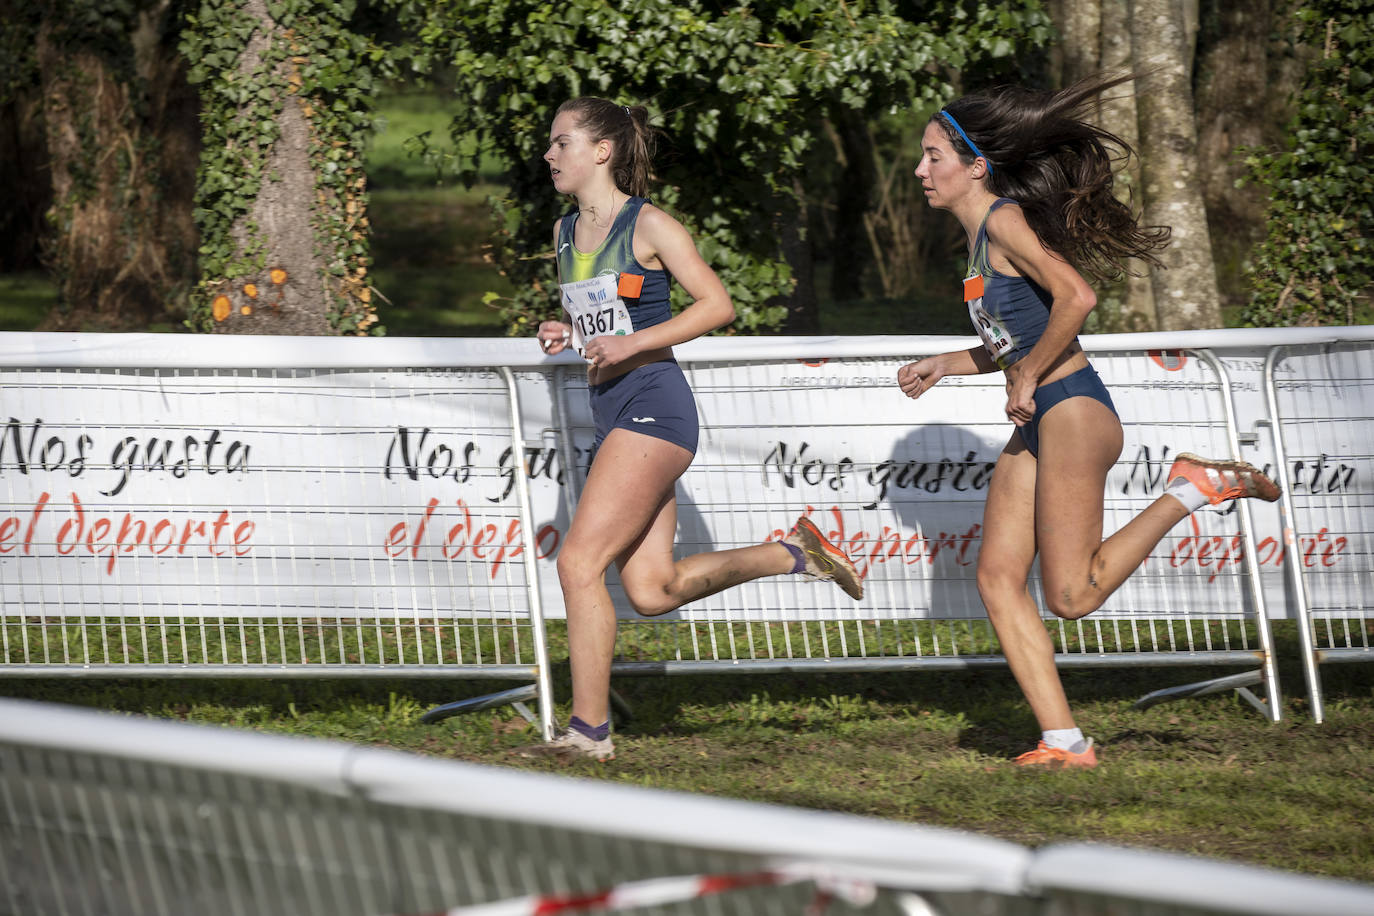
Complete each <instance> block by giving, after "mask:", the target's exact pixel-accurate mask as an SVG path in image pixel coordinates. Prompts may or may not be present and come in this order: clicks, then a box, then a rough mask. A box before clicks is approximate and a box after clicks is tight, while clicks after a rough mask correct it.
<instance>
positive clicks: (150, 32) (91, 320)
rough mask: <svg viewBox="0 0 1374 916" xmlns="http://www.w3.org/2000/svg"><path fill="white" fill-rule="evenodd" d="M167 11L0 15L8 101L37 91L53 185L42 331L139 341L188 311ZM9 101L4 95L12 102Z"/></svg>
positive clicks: (76, 2) (187, 146) (186, 113)
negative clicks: (50, 293)
mask: <svg viewBox="0 0 1374 916" xmlns="http://www.w3.org/2000/svg"><path fill="white" fill-rule="evenodd" d="M180 11H181V4H180V3H178V2H176V0H103V2H102V0H52V2H49V3H44V4H37V5H28V6H25V7H24V8H23V9H22V10H15V11H13V12H14V13H15V14H14V15H6V16H5V17H4V21H3V24H0V29H3V31H4V34H5V41H4V45H5V47H6V49H7V51H8V52H9V53H8V56H7V61H6V70H7V71H8V72H7V74H6V83H7V84H8V85H7V90H9V92H12V93H14V97H15V98H16V99H19V98H22V97H23V95H24V94H25V91H26V90H25V87H26V86H36V92H37V97H38V98H39V100H40V104H39V105H38V106H37V114H38V116H39V117H40V118H41V123H42V132H41V135H42V137H43V140H44V153H45V155H46V163H45V166H46V167H45V168H44V169H43V170H42V171H43V172H44V173H45V174H46V175H47V176H48V178H49V180H50V182H51V196H50V200H51V205H50V207H49V209H48V211H47V223H48V230H47V233H46V235H45V238H44V240H43V243H42V247H43V258H44V260H45V261H46V262H47V264H48V265H49V267H50V268H51V270H52V272H53V274H54V277H55V279H56V281H57V285H58V292H59V305H58V308H57V309H56V310H55V311H54V312H53V313H52V314H51V315H49V316H48V319H47V320H46V322H45V325H44V326H45V327H47V328H49V329H68V328H71V329H83V330H84V329H89V330H128V329H141V328H145V327H147V326H148V325H149V324H152V323H154V322H157V321H159V320H165V318H166V316H167V315H168V313H169V312H171V313H176V312H177V311H178V310H179V307H180V306H181V303H182V302H184V300H185V298H186V296H187V294H188V293H189V290H190V288H191V286H192V284H193V281H194V276H195V239H196V236H195V227H194V225H193V224H192V222H191V220H190V201H191V195H192V188H193V180H192V176H193V174H194V168H195V166H194V163H195V161H196V154H197V149H198V146H199V143H198V131H197V126H196V114H195V95H194V93H193V92H191V91H190V90H189V88H188V87H187V84H186V79H185V67H184V65H183V63H182V61H181V60H180V58H179V57H178V55H177V53H176V27H177V23H178V20H179V16H180ZM9 92H7V94H9Z"/></svg>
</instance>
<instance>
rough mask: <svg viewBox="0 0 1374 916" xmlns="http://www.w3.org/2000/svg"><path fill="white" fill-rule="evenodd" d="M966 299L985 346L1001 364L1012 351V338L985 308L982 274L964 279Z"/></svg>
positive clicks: (970, 314) (970, 315)
mask: <svg viewBox="0 0 1374 916" xmlns="http://www.w3.org/2000/svg"><path fill="white" fill-rule="evenodd" d="M964 301H965V302H967V303H968V317H969V320H970V321H972V322H973V327H974V329H975V330H976V331H977V332H978V337H979V338H980V339H981V340H982V341H983V348H984V349H985V350H987V351H988V355H989V356H991V357H992V358H993V360H994V361H996V362H997V363H998V364H999V365H1000V364H1001V360H1002V357H1004V356H1006V355H1007V354H1008V353H1010V352H1011V348H1012V340H1011V335H1010V334H1008V333H1007V329H1006V328H1004V327H1002V325H1001V324H1000V323H998V321H997V320H996V319H995V318H993V317H992V315H990V314H989V313H988V311H987V309H985V308H983V275H982V274H974V275H973V276H971V277H969V278H967V279H966V280H964Z"/></svg>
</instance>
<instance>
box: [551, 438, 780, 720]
mask: <svg viewBox="0 0 1374 916" xmlns="http://www.w3.org/2000/svg"><path fill="white" fill-rule="evenodd" d="M691 462H692V455H691V453H690V452H688V451H687V450H686V449H684V448H682V447H680V446H677V445H674V444H673V443H671V442H667V441H665V440H663V439H656V438H654V437H652V436H645V435H642V434H640V433H634V432H630V431H628V430H623V429H615V430H612V431H611V433H610V434H609V435H608V436H606V438H605V440H604V441H603V442H602V443H601V448H600V449H598V451H597V454H596V458H595V460H594V461H593V462H592V467H591V470H590V472H589V473H588V475H587V485H586V486H585V487H584V488H583V491H582V497H581V499H580V500H579V501H578V506H577V512H576V513H575V514H574V516H573V521H572V525H571V527H570V528H569V530H568V536H567V539H566V540H565V541H564V543H563V546H562V548H561V549H560V550H559V555H558V579H559V583H560V584H561V586H562V588H563V602H564V605H565V606H566V608H567V613H568V651H569V655H570V658H571V663H572V681H573V715H575V716H577V717H578V718H580V719H582V720H583V721H584V722H589V723H592V724H598V723H601V722H604V721H606V719H607V717H608V714H609V709H608V695H609V692H610V682H611V659H612V657H613V656H614V654H615V631H616V620H615V607H614V605H613V604H612V603H611V596H610V593H609V592H608V591H607V590H606V569H607V567H609V566H610V565H611V563H612V562H617V563H618V565H619V566H620V568H621V580H622V582H624V584H625V589H626V593H627V594H628V595H629V596H630V599H631V602H632V603H633V604H634V605H635V609H636V610H638V611H639V612H640V613H647V614H662V613H666V612H668V611H670V610H672V609H673V608H675V607H679V606H680V605H682V604H685V603H687V602H688V601H692V600H694V599H695V598H700V597H702V596H704V595H709V594H712V593H714V592H717V591H720V590H721V589H723V588H728V587H729V586H731V585H737V584H739V583H741V582H747V581H749V580H750V579H757V578H759V577H760V576H767V575H777V574H779V573H785V572H789V571H790V570H791V569H792V565H793V560H792V555H791V554H790V553H789V552H788V551H787V549H786V548H785V547H783V546H782V545H781V544H777V543H770V544H758V545H755V546H752V547H744V548H739V549H736V550H723V551H717V552H714V553H705V554H697V555H696V556H693V557H688V558H686V559H684V560H682V561H681V562H680V563H674V562H673V554H672V547H673V535H674V529H675V528H676V526H677V503H676V500H675V499H674V496H673V486H674V484H675V483H676V482H677V479H678V478H679V477H680V476H682V474H683V472H685V471H686V470H687V467H688V465H690V464H691Z"/></svg>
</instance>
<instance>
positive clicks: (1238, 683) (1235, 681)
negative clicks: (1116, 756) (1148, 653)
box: [1132, 671, 1269, 716]
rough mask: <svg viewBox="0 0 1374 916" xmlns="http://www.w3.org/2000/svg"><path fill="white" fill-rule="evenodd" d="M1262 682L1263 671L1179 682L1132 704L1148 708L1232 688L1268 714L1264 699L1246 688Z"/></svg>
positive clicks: (1135, 706)
mask: <svg viewBox="0 0 1374 916" xmlns="http://www.w3.org/2000/svg"><path fill="white" fill-rule="evenodd" d="M1263 682H1264V672H1263V671H1246V672H1243V673H1241V674H1228V675H1227V676H1226V677H1219V678H1214V679H1212V680H1210V681H1198V682H1197V683H1195V684H1181V685H1179V686H1178V687H1165V688H1164V689H1163V690H1156V691H1154V692H1153V693H1147V694H1145V696H1143V697H1141V698H1140V699H1138V700H1136V701H1135V703H1134V704H1132V706H1133V708H1135V709H1149V708H1150V707H1151V706H1158V705H1159V704H1160V703H1166V702H1168V701H1169V700H1183V699H1187V698H1188V697H1201V696H1206V695H1207V694H1209V693H1221V692H1222V691H1224V690H1234V691H1235V692H1236V693H1238V694H1240V696H1241V698H1242V699H1244V700H1245V701H1246V702H1247V703H1249V704H1250V705H1251V706H1253V707H1255V708H1256V709H1258V710H1259V711H1260V712H1262V713H1264V714H1265V715H1266V716H1268V714H1269V706H1268V704H1267V703H1265V701H1264V700H1261V699H1260V698H1259V697H1257V696H1255V694H1254V693H1252V692H1251V691H1250V690H1249V689H1248V688H1249V687H1252V686H1254V685H1255V684H1260V683H1263Z"/></svg>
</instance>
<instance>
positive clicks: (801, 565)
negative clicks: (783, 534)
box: [780, 541, 806, 573]
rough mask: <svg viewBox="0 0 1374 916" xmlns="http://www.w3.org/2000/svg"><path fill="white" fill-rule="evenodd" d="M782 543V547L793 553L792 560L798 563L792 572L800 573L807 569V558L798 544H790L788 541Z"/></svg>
mask: <svg viewBox="0 0 1374 916" xmlns="http://www.w3.org/2000/svg"><path fill="white" fill-rule="evenodd" d="M780 543H781V544H782V546H784V547H786V548H787V549H788V550H789V551H791V553H792V558H793V559H794V560H796V561H797V562H796V565H794V566H793V567H792V572H794V573H799V572H801V571H802V570H804V569H806V557H805V556H804V555H803V554H802V549H801V548H800V547H798V546H797V545H796V544H789V543H787V542H786V541H782V542H780Z"/></svg>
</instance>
